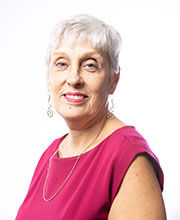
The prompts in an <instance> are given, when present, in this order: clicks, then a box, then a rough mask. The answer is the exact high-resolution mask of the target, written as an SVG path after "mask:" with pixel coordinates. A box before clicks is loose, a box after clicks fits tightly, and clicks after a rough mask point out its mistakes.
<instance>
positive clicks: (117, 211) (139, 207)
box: [108, 155, 166, 220]
mask: <svg viewBox="0 0 180 220" xmlns="http://www.w3.org/2000/svg"><path fill="white" fill-rule="evenodd" d="M121 219H122V220H165V219H166V213H165V207H164V203H163V198H162V194H161V190H160V186H159V182H158V180H157V177H156V174H155V171H154V168H153V166H152V164H151V162H150V161H149V160H148V159H147V158H146V157H145V156H144V155H140V156H138V157H137V158H136V159H135V160H134V161H133V163H132V164H131V166H130V167H129V169H128V171H127V173H126V175H125V177H124V180H123V182H122V185H121V187H120V189H119V191H118V193H117V195H116V197H115V199H114V201H113V204H112V206H111V210H110V213H109V217H108V220H121Z"/></svg>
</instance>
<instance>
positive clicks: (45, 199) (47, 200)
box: [43, 120, 106, 202]
mask: <svg viewBox="0 0 180 220" xmlns="http://www.w3.org/2000/svg"><path fill="white" fill-rule="evenodd" d="M105 122H106V120H105V121H104V123H103V126H102V128H101V129H100V130H99V132H98V133H97V135H96V137H95V138H94V139H93V140H92V141H91V142H90V143H89V144H88V145H87V147H85V149H84V150H83V151H82V152H81V153H80V154H79V156H78V157H77V159H76V162H75V163H74V166H73V168H72V169H71V171H70V173H69V174H68V176H67V177H66V179H65V180H64V182H63V184H62V185H61V186H60V187H59V189H58V190H57V191H56V192H55V193H54V195H53V196H51V197H50V198H49V199H47V198H46V196H45V191H46V185H47V181H48V177H49V172H50V167H51V160H52V158H53V157H54V155H55V154H56V153H57V152H58V150H59V148H58V149H57V150H56V151H55V152H54V154H53V155H52V156H51V157H50V159H49V166H48V169H47V176H46V180H45V183H44V188H43V199H44V201H46V202H49V201H51V200H52V199H53V198H54V197H55V196H56V195H57V194H58V193H59V191H60V190H61V189H62V188H63V186H64V185H65V183H66V182H67V181H68V179H69V178H70V176H71V174H72V173H73V171H74V169H75V167H76V165H77V163H78V161H79V159H80V157H81V155H82V154H83V153H84V152H85V151H86V150H87V149H88V148H89V146H90V145H91V144H92V143H94V142H95V141H96V140H97V138H98V137H99V135H100V133H101V131H102V130H103V128H104V125H105Z"/></svg>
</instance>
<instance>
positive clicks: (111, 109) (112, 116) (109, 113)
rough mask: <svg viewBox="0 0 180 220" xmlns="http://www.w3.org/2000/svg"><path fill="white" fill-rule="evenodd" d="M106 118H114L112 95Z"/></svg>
mask: <svg viewBox="0 0 180 220" xmlns="http://www.w3.org/2000/svg"><path fill="white" fill-rule="evenodd" d="M107 118H108V119H113V118H115V116H114V101H113V97H112V98H111V107H110V108H109V110H108V112H107Z"/></svg>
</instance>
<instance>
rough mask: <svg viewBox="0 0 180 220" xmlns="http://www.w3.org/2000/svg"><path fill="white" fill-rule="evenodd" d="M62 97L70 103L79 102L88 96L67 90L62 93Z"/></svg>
mask: <svg viewBox="0 0 180 220" xmlns="http://www.w3.org/2000/svg"><path fill="white" fill-rule="evenodd" d="M63 96H64V98H65V99H66V100H67V101H68V102H71V103H80V102H83V101H84V100H86V99H87V98H88V96H87V95H85V94H83V93H79V92H67V93H65V94H63Z"/></svg>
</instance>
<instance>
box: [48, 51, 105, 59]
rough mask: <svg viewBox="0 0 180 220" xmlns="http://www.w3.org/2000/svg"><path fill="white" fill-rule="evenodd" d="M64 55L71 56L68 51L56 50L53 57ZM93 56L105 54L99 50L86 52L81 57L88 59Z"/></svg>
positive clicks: (100, 56)
mask: <svg viewBox="0 0 180 220" xmlns="http://www.w3.org/2000/svg"><path fill="white" fill-rule="evenodd" d="M58 55H59V56H63V57H69V56H68V55H67V54H66V53H64V52H61V51H59V52H54V53H53V55H52V58H53V57H56V56H58ZM91 56H98V57H99V58H103V56H102V55H101V54H100V53H98V52H94V51H93V52H85V53H84V54H83V55H82V56H81V59H87V58H90V57H91Z"/></svg>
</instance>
